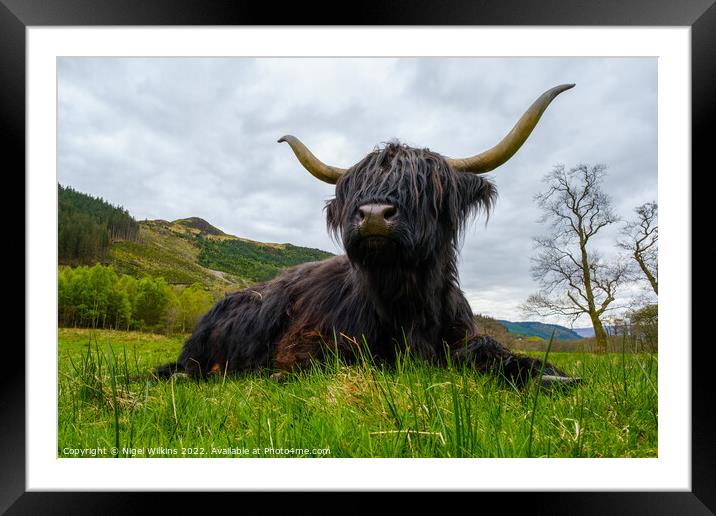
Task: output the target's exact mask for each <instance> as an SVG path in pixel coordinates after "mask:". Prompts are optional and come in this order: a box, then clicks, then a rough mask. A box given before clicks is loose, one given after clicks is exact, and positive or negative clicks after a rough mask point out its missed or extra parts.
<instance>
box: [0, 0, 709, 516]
mask: <svg viewBox="0 0 716 516" xmlns="http://www.w3.org/2000/svg"><path fill="white" fill-rule="evenodd" d="M311 6H312V9H308V8H307V5H306V4H305V3H293V4H285V5H281V6H280V7H279V6H277V5H275V4H274V3H270V2H263V3H248V2H244V1H228V0H226V1H225V0H220V1H213V2H209V1H207V0H172V1H169V0H152V1H150V0H144V1H134V0H106V1H104V2H102V3H99V2H97V0H53V1H51V2H46V1H42V0H0V123H1V124H2V127H3V131H2V135H3V138H2V139H1V141H2V147H3V154H2V156H3V158H4V164H5V167H7V168H5V167H3V168H4V169H5V171H6V173H5V178H6V179H9V178H10V177H13V178H18V177H20V175H19V174H18V173H17V172H14V173H13V174H11V173H9V172H10V171H17V170H18V169H22V170H25V102H24V99H25V59H26V55H25V51H26V45H25V30H26V28H27V27H30V26H83V25H95V26H103V25H105V26H111V25H158V26H160V25H190V26H195V25H284V24H291V25H299V24H308V25H316V24H319V23H320V24H326V25H360V24H368V25H404V24H407V25H451V26H458V25H533V26H540V25H551V26H565V25H570V26H599V25H611V26H689V27H691V38H692V39H691V43H692V47H691V51H692V56H691V59H692V61H691V71H692V170H698V169H703V170H704V171H705V169H706V163H707V161H706V160H707V159H708V158H710V157H711V156H710V152H709V151H710V147H711V146H712V144H710V143H707V136H706V134H707V131H706V129H707V128H708V127H709V126H711V125H713V122H712V121H713V120H714V95H713V92H714V91H716V84H715V83H716V69H715V68H716V6H715V5H714V0H688V1H682V2H673V1H671V2H669V1H667V0H658V1H650V2H647V1H645V0H631V1H624V0H622V1H618V0H605V1H601V2H594V1H584V0H572V1H568V0H540V1H539V2H519V1H518V0H500V1H499V2H490V3H486V2H471V1H469V0H451V1H445V0H444V1H442V2H437V1H434V2H429V1H420V2H411V3H410V4H409V3H408V2H403V3H398V2H385V1H382V2H381V1H377V2H362V3H361V4H360V8H358V9H354V11H355V12H350V13H348V16H344V17H341V16H340V14H339V12H340V10H338V9H335V8H333V9H331V8H326V9H321V6H320V4H311ZM343 12H347V11H345V10H344V11H343ZM319 13H320V14H319ZM8 158H10V159H9V160H8ZM20 188H21V189H22V190H23V192H25V183H24V181H22V182H21V183H20ZM692 191H693V190H692ZM693 205H697V203H696V202H694V204H693ZM13 211H14V209H13ZM693 219H694V221H695V220H696V218H695V217H694V218H693ZM693 234H694V233H693V230H692V235H693ZM24 238H25V237H24V235H23V242H24ZM17 247H19V244H17ZM24 249H25V247H24V245H23V254H24ZM25 258H27V257H25ZM24 263H26V262H24ZM697 270H698V269H697ZM31 273H32V271H30V270H28V269H27V266H26V267H25V277H26V278H27V277H28V275H30V274H31ZM48 288H50V287H48ZM22 291H23V292H24V291H25V289H24V286H23V290H22ZM28 308H29V307H28ZM692 321H693V316H692ZM689 339H691V340H692V343H695V344H694V345H692V349H691V351H692V447H691V449H692V457H691V459H692V462H691V463H692V490H691V492H618V493H605V492H579V493H578V492H556V493H553V492H529V493H502V494H500V493H479V494H469V493H465V494H460V495H458V494H453V495H451V496H460V497H465V498H466V497H468V496H469V497H471V498H472V499H474V498H476V497H478V496H479V497H481V499H480V500H479V501H478V502H477V503H480V504H486V505H485V506H484V507H485V508H487V507H491V506H492V504H497V506H498V507H508V508H509V509H512V510H514V509H517V510H519V509H522V510H525V511H527V512H528V513H529V514H713V512H714V511H715V510H716V489H714V486H715V485H716V482H714V481H713V475H714V465H716V445H715V442H716V440H715V439H714V435H716V429H715V428H714V421H715V419H716V418H715V416H714V411H713V410H712V408H711V407H712V402H711V392H712V388H711V385H710V380H711V376H710V371H709V370H708V369H710V366H709V364H710V360H709V347H710V345H709V343H708V341H703V342H697V341H696V339H693V337H692V335H688V334H686V335H685V342H683V343H673V345H679V346H685V344H689V342H688V340H689ZM671 344H672V343H669V345H671ZM3 351H4V353H3V358H4V359H5V360H4V365H5V367H3V373H2V375H0V381H2V383H3V386H2V387H3V388H2V389H0V407H1V413H2V421H3V422H2V424H1V425H0V445H1V446H2V448H0V449H2V450H3V454H2V457H3V459H2V463H3V466H2V468H1V470H0V486H1V487H0V511H2V512H7V514H62V513H68V514H70V513H71V514H84V513H87V514H126V513H129V512H139V513H142V512H149V511H150V510H151V504H150V502H151V501H158V502H159V503H161V506H162V512H178V513H185V512H190V511H192V509H193V508H194V507H201V508H202V509H203V510H206V509H207V508H209V507H213V508H215V509H216V510H222V509H221V507H222V506H223V505H224V503H225V502H226V500H225V498H227V497H228V496H235V497H237V500H240V503H242V504H246V505H244V506H245V507H250V506H252V505H253V504H255V503H258V504H260V506H263V507H268V508H269V509H270V510H295V509H296V508H300V507H306V508H308V507H313V508H316V507H325V510H330V506H329V502H326V501H325V499H324V498H323V496H324V495H323V494H320V493H300V494H299V493H293V494H291V495H290V496H288V497H284V498H279V497H276V496H273V495H272V496H271V497H270V500H269V501H268V502H267V501H266V495H265V494H260V493H259V494H251V493H237V494H233V495H232V494H222V495H219V494H218V493H205V494H204V496H197V494H196V493H176V492H175V493H162V494H160V495H157V494H150V493H126V492H110V493H98V492H92V493H78V492H44V493H39V492H26V489H25V472H26V468H25V395H24V393H25V368H26V367H27V366H31V364H27V363H26V361H25V353H24V349H23V348H21V347H20V346H19V345H18V344H17V343H16V342H15V341H14V339H10V338H7V339H6V342H5V346H4V348H3ZM155 496H158V497H160V499H159V500H154V497H155ZM348 496H349V497H350V498H351V500H343V503H342V504H341V506H342V507H344V508H345V507H349V508H352V509H353V510H357V511H360V512H364V511H372V510H374V509H375V508H376V507H380V506H383V505H382V504H380V505H379V504H378V501H377V500H375V498H377V497H379V496H380V494H376V493H351V494H349V495H348ZM207 497H210V498H211V500H210V501H209V500H207V499H206V498H207ZM238 497H241V498H238ZM247 497H249V499H247ZM319 497H321V498H319ZM217 498H218V499H217ZM313 498H315V499H313ZM411 499H412V500H413V501H417V502H418V503H422V501H421V500H422V496H421V495H420V494H418V493H413V495H412V498H411ZM461 501H463V502H465V503H470V502H471V500H461ZM207 502H209V503H208V504H207ZM346 502H347V503H346ZM456 502H457V501H452V502H451V504H452V506H453V507H457V506H456V505H454V504H455V503H456ZM457 503H459V502H457ZM472 503H475V502H474V501H472ZM487 504H489V505H487ZM467 507H470V506H467ZM192 512H193V511H192Z"/></svg>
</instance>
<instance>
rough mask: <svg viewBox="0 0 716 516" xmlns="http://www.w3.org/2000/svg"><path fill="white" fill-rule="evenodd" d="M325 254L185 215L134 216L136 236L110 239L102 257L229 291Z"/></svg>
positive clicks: (120, 266) (131, 270)
mask: <svg viewBox="0 0 716 516" xmlns="http://www.w3.org/2000/svg"><path fill="white" fill-rule="evenodd" d="M329 256H332V255H331V254H330V253H326V252H324V251H320V250H318V249H309V248H305V247H298V246H294V245H291V244H271V243H262V242H254V241H252V240H247V239H242V238H239V237H236V236H233V235H228V234H226V233H224V232H223V231H221V230H220V229H218V228H216V227H214V226H212V225H211V224H209V223H208V222H207V221H205V220H203V219H200V218H198V217H191V218H188V219H179V220H175V221H173V222H168V221H166V220H146V221H142V222H140V223H139V237H138V239H137V241H136V242H129V241H121V242H116V243H114V244H113V245H112V247H111V249H110V252H109V259H108V263H111V264H112V265H113V266H114V268H115V270H116V271H117V272H121V273H124V274H131V275H132V276H141V275H143V274H149V275H151V276H162V277H164V279H166V280H167V282H169V283H173V284H191V283H197V282H198V283H201V284H202V285H204V286H205V287H208V288H211V289H223V290H225V291H231V290H235V289H238V288H243V287H246V286H248V285H250V284H252V283H255V282H256V281H262V280H266V279H270V278H272V277H274V276H276V275H278V274H279V273H280V272H281V271H282V270H283V269H285V268H287V267H290V266H292V265H297V264H299V263H303V262H307V261H315V260H322V259H324V258H328V257H329Z"/></svg>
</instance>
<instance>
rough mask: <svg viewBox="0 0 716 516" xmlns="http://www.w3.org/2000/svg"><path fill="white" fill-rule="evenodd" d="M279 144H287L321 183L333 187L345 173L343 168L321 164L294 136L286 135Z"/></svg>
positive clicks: (280, 139)
mask: <svg viewBox="0 0 716 516" xmlns="http://www.w3.org/2000/svg"><path fill="white" fill-rule="evenodd" d="M281 142H286V143H288V144H289V145H290V146H291V149H292V150H293V153H294V154H295V155H296V157H297V158H298V161H300V162H301V165H303V166H304V168H305V169H306V170H308V171H309V172H310V173H311V174H313V175H314V176H315V177H317V178H318V179H320V180H321V181H325V182H326V183H330V184H332V185H334V184H336V182H338V179H339V178H340V177H341V176H342V175H343V173H344V172H345V171H346V169H345V168H338V167H332V166H330V165H326V164H325V163H323V162H322V161H321V160H320V159H318V158H317V157H316V156H314V155H313V153H312V152H311V151H310V150H308V147H306V146H305V145H304V144H303V143H302V142H301V140H299V139H298V138H296V137H295V136H292V135H290V134H287V135H286V136H283V137H281V138H279V140H278V143H281Z"/></svg>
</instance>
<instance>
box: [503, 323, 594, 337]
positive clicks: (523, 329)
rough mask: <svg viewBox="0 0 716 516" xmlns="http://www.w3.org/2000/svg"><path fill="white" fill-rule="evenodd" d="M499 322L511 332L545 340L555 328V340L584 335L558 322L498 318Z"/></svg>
mask: <svg viewBox="0 0 716 516" xmlns="http://www.w3.org/2000/svg"><path fill="white" fill-rule="evenodd" d="M497 322H499V323H500V324H502V325H503V326H504V327H505V328H506V329H507V331H509V332H510V333H514V334H517V335H524V336H526V337H539V338H541V339H544V340H549V338H550V337H551V336H552V331H553V330H554V338H555V340H577V339H581V338H582V336H581V335H580V334H578V333H576V332H575V331H573V330H570V329H569V328H565V327H564V326H560V325H558V324H545V323H541V322H536V321H527V322H512V321H505V320H500V319H498V320H497Z"/></svg>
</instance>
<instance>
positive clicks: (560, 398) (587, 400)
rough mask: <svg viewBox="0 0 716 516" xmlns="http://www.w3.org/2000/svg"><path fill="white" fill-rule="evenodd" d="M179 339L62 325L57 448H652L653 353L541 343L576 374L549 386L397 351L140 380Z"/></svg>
mask: <svg viewBox="0 0 716 516" xmlns="http://www.w3.org/2000/svg"><path fill="white" fill-rule="evenodd" d="M182 341H183V337H182V336H177V337H165V336H159V335H151V334H143V333H134V332H117V331H93V330H72V329H61V330H60V331H59V346H58V368H59V385H58V436H59V438H58V456H59V457H80V456H82V457H91V456H97V457H112V456H117V457H143V458H146V457H254V458H255V457H274V458H275V457H329V458H330V457H333V458H338V457H656V456H657V416H658V414H657V390H656V386H657V356H656V355H655V354H646V353H640V354H630V353H625V354H621V353H612V354H609V355H601V356H599V355H592V354H585V353H550V355H549V361H550V362H553V363H554V364H555V365H557V366H559V367H561V368H563V369H565V370H566V371H568V372H569V373H571V374H573V375H577V376H581V377H583V378H584V379H585V381H584V383H583V384H581V385H580V386H578V387H575V388H572V389H571V390H569V391H567V392H555V393H548V392H545V391H543V390H540V389H537V388H528V389H525V390H522V391H518V390H516V389H514V388H512V387H511V386H509V385H506V384H504V383H500V382H498V381H496V380H495V379H494V378H493V377H489V376H481V375H478V374H476V373H475V372H474V371H470V370H460V369H455V368H441V367H435V366H430V365H427V364H424V363H421V362H418V361H413V360H410V359H405V360H401V362H400V363H399V364H398V366H397V367H396V368H395V369H393V370H383V369H380V368H377V367H375V366H373V365H371V364H360V365H356V366H345V365H342V364H337V363H336V364H330V365H329V366H327V367H326V368H325V369H322V370H320V371H313V372H310V373H302V374H297V375H292V376H291V377H289V378H288V380H287V381H283V382H278V381H276V380H273V379H271V378H269V377H268V376H267V375H252V376H244V377H239V378H232V377H218V378H215V379H212V380H209V381H203V382H196V381H193V380H186V379H184V380H180V379H174V380H163V381H156V380H154V379H152V378H151V376H150V374H149V371H150V370H151V368H152V367H154V366H156V365H158V364H161V363H164V362H168V361H171V360H173V359H175V358H176V356H177V353H178V351H179V349H180V348H181V343H182ZM113 448H115V449H116V451H115V450H114V449H113Z"/></svg>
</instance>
